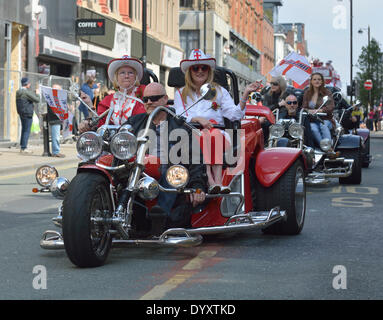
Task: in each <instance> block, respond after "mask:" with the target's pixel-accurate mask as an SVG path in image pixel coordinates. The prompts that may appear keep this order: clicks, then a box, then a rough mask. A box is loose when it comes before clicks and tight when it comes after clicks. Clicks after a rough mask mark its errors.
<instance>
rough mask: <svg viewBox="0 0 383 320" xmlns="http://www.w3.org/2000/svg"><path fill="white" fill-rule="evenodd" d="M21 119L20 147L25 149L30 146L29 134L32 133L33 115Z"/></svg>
mask: <svg viewBox="0 0 383 320" xmlns="http://www.w3.org/2000/svg"><path fill="white" fill-rule="evenodd" d="M20 121H21V137H20V148H21V150H25V149H26V148H27V146H28V140H29V135H30V133H31V126H32V117H30V118H29V117H22V116H20Z"/></svg>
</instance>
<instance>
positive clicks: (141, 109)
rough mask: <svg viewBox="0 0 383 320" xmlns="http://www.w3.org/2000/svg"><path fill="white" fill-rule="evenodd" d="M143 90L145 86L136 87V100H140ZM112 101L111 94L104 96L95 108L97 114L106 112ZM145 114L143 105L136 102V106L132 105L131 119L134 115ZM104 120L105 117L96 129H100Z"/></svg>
mask: <svg viewBox="0 0 383 320" xmlns="http://www.w3.org/2000/svg"><path fill="white" fill-rule="evenodd" d="M144 89H145V85H140V86H139V87H138V90H137V92H136V97H137V98H142V96H143V92H144ZM112 99H113V94H110V95H108V96H106V97H105V98H104V99H103V100H102V101H101V102H100V103H99V104H98V106H97V114H99V115H100V114H102V113H103V112H105V111H106V110H108V109H109V107H110V105H111V102H112ZM145 112H146V110H145V107H144V105H143V104H142V103H141V102H138V101H136V104H135V105H134V108H133V111H132V114H131V117H132V116H134V115H136V114H139V113H145ZM105 120H106V116H104V117H103V118H102V119H100V121H99V122H98V127H101V126H102V125H103V124H105Z"/></svg>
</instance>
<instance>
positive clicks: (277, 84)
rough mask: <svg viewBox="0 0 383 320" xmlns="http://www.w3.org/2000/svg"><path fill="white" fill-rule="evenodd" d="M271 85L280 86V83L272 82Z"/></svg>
mask: <svg viewBox="0 0 383 320" xmlns="http://www.w3.org/2000/svg"><path fill="white" fill-rule="evenodd" d="M270 84H271V85H272V86H279V83H278V82H270Z"/></svg>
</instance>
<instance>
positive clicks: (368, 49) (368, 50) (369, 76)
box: [367, 25, 374, 112]
mask: <svg viewBox="0 0 383 320" xmlns="http://www.w3.org/2000/svg"><path fill="white" fill-rule="evenodd" d="M370 41H371V38H370V25H368V48H367V54H368V56H367V59H368V78H369V79H371V80H372V76H371V63H370V43H371V42H370ZM372 85H374V83H372ZM371 91H372V89H371V90H369V91H368V103H369V105H370V106H369V107H368V108H367V112H370V109H371V108H372V101H371V99H372V93H371Z"/></svg>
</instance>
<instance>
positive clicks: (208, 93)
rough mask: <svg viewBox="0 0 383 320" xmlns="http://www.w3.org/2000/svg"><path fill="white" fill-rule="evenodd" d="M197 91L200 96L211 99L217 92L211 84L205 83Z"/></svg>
mask: <svg viewBox="0 0 383 320" xmlns="http://www.w3.org/2000/svg"><path fill="white" fill-rule="evenodd" d="M199 92H200V94H201V97H203V99H205V100H211V99H213V98H214V97H215V95H216V93H217V89H216V88H215V87H213V86H212V85H211V84H209V83H205V84H203V85H202V86H201V89H200V91H199Z"/></svg>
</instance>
